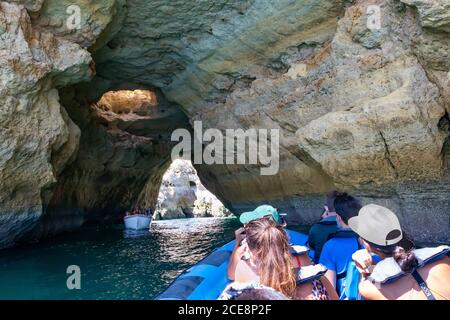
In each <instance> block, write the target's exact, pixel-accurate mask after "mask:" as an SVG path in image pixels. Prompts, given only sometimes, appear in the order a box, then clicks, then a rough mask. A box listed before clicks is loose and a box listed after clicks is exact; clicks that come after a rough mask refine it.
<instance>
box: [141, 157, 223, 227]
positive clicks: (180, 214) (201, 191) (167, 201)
mask: <svg viewBox="0 0 450 320" xmlns="http://www.w3.org/2000/svg"><path fill="white" fill-rule="evenodd" d="M142 206H143V207H145V204H144V205H142ZM228 215H231V212H229V211H228V210H227V209H226V208H225V206H224V205H223V204H222V203H221V202H220V201H219V200H218V199H217V198H216V197H215V196H214V195H213V194H212V193H211V192H209V191H208V190H207V189H206V188H205V187H204V186H203V184H202V183H201V182H200V179H199V178H198V176H197V172H196V171H195V169H194V167H193V166H192V164H191V162H190V161H187V160H181V159H177V160H175V161H173V162H172V164H171V165H170V167H169V169H168V170H167V171H166V172H165V174H164V176H163V179H162V183H161V187H160V189H159V194H158V201H157V203H156V209H155V212H154V218H155V219H158V220H159V219H178V218H193V217H225V216H228Z"/></svg>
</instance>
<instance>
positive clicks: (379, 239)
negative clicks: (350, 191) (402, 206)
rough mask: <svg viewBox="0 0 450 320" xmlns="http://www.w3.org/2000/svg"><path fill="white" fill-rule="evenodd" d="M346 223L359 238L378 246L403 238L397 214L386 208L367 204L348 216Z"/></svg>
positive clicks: (396, 241)
mask: <svg viewBox="0 0 450 320" xmlns="http://www.w3.org/2000/svg"><path fill="white" fill-rule="evenodd" d="M348 225H349V226H350V228H352V230H353V231H355V232H356V233H357V234H358V235H359V236H360V237H361V238H363V239H364V240H367V241H369V242H371V243H373V244H376V245H379V246H389V245H393V244H397V243H398V242H399V241H400V240H402V238H403V234H402V228H401V227H400V222H399V221H398V218H397V216H396V215H395V213H393V212H392V211H391V210H389V209H388V208H385V207H382V206H379V205H376V204H368V205H366V206H364V207H362V208H361V210H359V213H358V216H356V217H353V218H350V219H349V220H348Z"/></svg>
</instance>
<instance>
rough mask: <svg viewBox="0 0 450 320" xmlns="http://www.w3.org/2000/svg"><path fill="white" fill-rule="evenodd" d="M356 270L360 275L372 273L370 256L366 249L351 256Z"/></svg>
mask: <svg viewBox="0 0 450 320" xmlns="http://www.w3.org/2000/svg"><path fill="white" fill-rule="evenodd" d="M352 259H353V261H354V262H355V265H356V268H357V269H358V271H359V272H360V273H362V274H370V273H372V255H371V254H370V253H369V251H367V250H366V249H361V250H358V251H356V252H355V253H353V254H352Z"/></svg>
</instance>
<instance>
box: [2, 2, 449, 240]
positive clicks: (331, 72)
mask: <svg viewBox="0 0 450 320" xmlns="http://www.w3.org/2000/svg"><path fill="white" fill-rule="evenodd" d="M75 2H76V1H75ZM365 2H366V1H360V2H357V3H351V2H349V1H339V0H333V1H329V0H315V1H287V0H286V1H285V0H281V1H272V2H271V1H265V0H260V1H256V0H248V1H247V0H246V1H237V2H235V1H232V2H229V1H214V2H213V3H211V4H210V5H208V6H205V4H204V2H203V1H198V2H193V3H190V2H177V4H171V3H164V5H162V4H161V3H160V2H159V1H147V0H132V1H131V0H128V1H125V0H110V1H99V2H98V3H97V4H96V5H95V6H94V5H93V4H92V3H91V2H89V1H80V2H79V3H77V5H79V6H80V8H81V12H82V13H84V15H83V16H82V19H81V25H79V26H77V27H76V28H74V29H70V30H68V29H67V24H66V23H65V22H66V19H67V14H66V12H65V11H64V10H63V9H64V8H63V9H61V6H63V5H64V4H63V3H62V2H61V1H53V0H45V1H40V2H39V1H37V2H33V1H20V0H19V1H9V2H2V3H1V5H0V16H1V17H2V19H0V26H1V28H2V30H4V38H3V39H2V42H1V45H2V48H8V50H9V51H10V54H9V55H8V56H5V55H1V56H0V60H1V62H2V64H1V65H2V68H3V69H4V71H5V72H3V73H2V74H0V77H1V79H2V87H1V89H2V99H3V101H4V103H3V104H2V113H1V114H0V123H1V129H0V130H1V135H2V138H3V139H2V141H1V142H0V179H1V180H2V184H1V187H0V212H1V213H0V222H1V224H0V247H2V248H3V247H9V246H13V245H15V244H17V243H21V242H27V241H30V240H39V239H41V238H44V237H47V236H51V235H54V234H57V233H61V232H64V231H69V230H74V229H76V228H79V227H81V226H83V225H86V224H99V223H102V224H104V223H113V222H117V221H118V219H120V218H121V217H122V215H123V212H125V210H127V209H128V208H130V207H131V206H133V205H134V204H136V203H138V202H139V201H140V200H141V198H142V194H145V195H146V199H147V204H148V205H149V206H151V207H154V206H155V203H156V198H157V193H158V189H159V185H160V183H161V179H162V175H163V173H164V172H165V171H166V169H167V168H168V167H169V165H170V163H171V150H172V147H173V146H174V145H175V143H176V142H175V141H172V139H171V134H172V132H173V131H174V130H176V129H179V128H184V129H187V130H189V131H191V130H192V123H193V122H194V121H202V123H203V126H205V128H213V129H218V130H220V131H222V132H224V131H225V130H227V129H243V130H246V129H250V128H257V129H266V128H267V129H277V130H279V131H280V134H281V137H280V149H279V157H280V167H279V171H278V172H277V173H276V174H273V175H261V174H260V167H261V166H259V165H245V164H244V165H238V164H230V165H229V164H223V163H216V164H213V165H206V164H202V163H200V164H195V163H194V166H195V169H196V170H197V172H198V174H199V176H200V179H201V181H202V183H203V184H204V185H205V186H206V187H207V188H208V189H209V190H211V192H213V193H214V194H215V195H217V197H218V198H219V199H220V200H221V201H222V202H223V203H224V204H225V205H226V207H227V208H229V209H230V210H231V211H232V212H233V213H234V214H236V215H238V214H240V213H241V212H243V211H246V210H249V209H253V208H254V207H255V206H257V205H259V204H262V203H270V204H272V205H273V206H275V207H277V208H279V209H280V210H281V211H282V212H286V213H287V220H288V222H289V223H290V224H298V225H308V224H312V223H314V222H315V221H317V219H318V218H319V217H320V213H321V209H322V207H323V201H324V200H323V199H324V198H323V194H324V193H325V192H328V191H330V190H334V189H338V190H343V191H348V192H351V193H353V194H355V195H357V196H359V197H360V198H361V199H363V201H364V202H365V203H369V202H374V203H379V204H383V205H386V206H388V207H390V208H391V209H392V210H394V211H395V212H396V213H397V214H398V215H399V217H400V220H401V221H402V224H403V225H404V227H405V229H406V230H407V231H408V233H410V234H411V235H412V236H414V237H415V239H417V240H420V241H427V242H439V243H440V242H447V243H448V242H449V241H450V238H449V234H450V232H449V231H450V215H449V212H450V196H449V194H450V188H449V183H448V182H449V172H450V171H449V161H448V141H449V140H448V139H449V138H448V137H449V132H448V130H443V129H442V128H441V127H442V126H440V125H439V123H440V121H441V119H442V118H443V117H445V114H448V111H449V110H450V98H449V97H450V92H449V89H448V88H449V81H450V80H449V79H450V78H449V76H448V75H449V71H450V64H449V61H450V59H448V57H449V52H450V43H449V42H448V33H449V32H450V29H449V28H448V25H449V20H448V15H447V16H442V17H441V16H439V19H432V18H430V15H431V16H432V15H433V14H434V13H433V12H434V11H433V5H429V6H428V5H424V4H422V3H421V2H417V3H415V4H414V5H412V4H410V1H394V0H386V1H380V2H382V7H383V10H384V11H383V12H385V13H386V16H385V17H386V19H385V20H383V23H386V24H388V26H389V28H388V29H389V30H390V32H384V31H375V32H372V31H371V30H370V29H368V28H367V26H366V23H365V21H366V20H367V12H366V11H365V8H366V3H365ZM44 3H45V5H44ZM365 19H366V20H365ZM269 22H270V23H269ZM23 48H25V49H23ZM19 61H21V63H18V62H19ZM24 62H25V63H24ZM140 197H141V198H140Z"/></svg>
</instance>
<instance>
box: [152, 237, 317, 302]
mask: <svg viewBox="0 0 450 320" xmlns="http://www.w3.org/2000/svg"><path fill="white" fill-rule="evenodd" d="M286 232H287V233H288V235H289V241H290V242H291V243H292V244H293V245H302V246H304V245H306V243H307V241H308V236H306V235H304V234H302V233H299V232H296V231H292V230H286ZM234 242H235V241H234V240H233V241H231V242H229V243H227V244H225V245H224V246H222V247H220V248H218V249H216V250H214V251H213V252H212V253H211V254H209V255H208V256H207V257H206V258H204V259H203V260H201V261H200V262H198V263H197V264H196V265H194V266H192V267H191V268H189V269H187V270H186V271H184V272H183V273H182V274H181V275H180V276H178V278H176V279H175V280H174V281H173V282H172V284H171V285H170V286H169V287H168V288H167V289H166V290H164V291H163V292H161V293H160V294H159V295H158V296H156V298H155V299H156V300H216V299H217V298H218V297H219V295H220V294H221V293H222V291H223V290H224V289H225V287H226V286H227V285H228V284H229V283H230V280H228V277H227V267H228V262H229V260H230V256H231V253H232V251H233V247H234ZM309 255H310V257H313V256H314V252H312V251H310V252H309Z"/></svg>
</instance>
